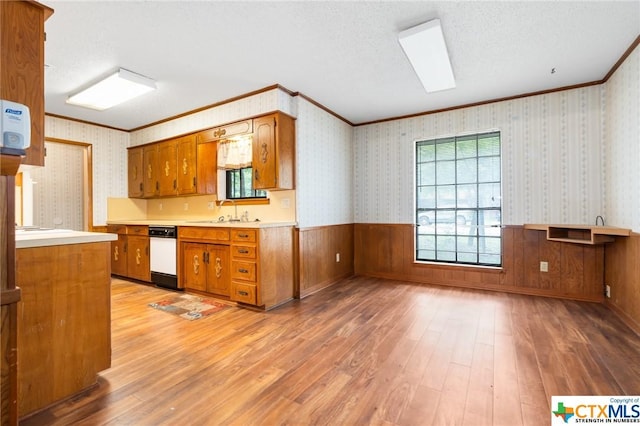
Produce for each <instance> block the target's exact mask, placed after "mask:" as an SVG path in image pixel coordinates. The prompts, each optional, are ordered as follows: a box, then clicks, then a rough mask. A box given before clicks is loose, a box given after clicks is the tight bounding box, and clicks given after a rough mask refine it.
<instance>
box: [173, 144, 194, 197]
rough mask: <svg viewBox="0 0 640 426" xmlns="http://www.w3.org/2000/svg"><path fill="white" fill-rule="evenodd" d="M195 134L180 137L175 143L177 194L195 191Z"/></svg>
mask: <svg viewBox="0 0 640 426" xmlns="http://www.w3.org/2000/svg"><path fill="white" fill-rule="evenodd" d="M196 152H197V151H196V135H189V136H185V137H183V138H180V140H179V141H178V145H177V182H178V195H187V194H195V193H196V189H197V188H196V175H197V162H196V158H197V155H196Z"/></svg>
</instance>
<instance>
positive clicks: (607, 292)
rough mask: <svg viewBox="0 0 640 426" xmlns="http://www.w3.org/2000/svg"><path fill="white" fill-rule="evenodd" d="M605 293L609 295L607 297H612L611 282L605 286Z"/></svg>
mask: <svg viewBox="0 0 640 426" xmlns="http://www.w3.org/2000/svg"><path fill="white" fill-rule="evenodd" d="M604 295H605V296H607V299H611V286H610V285H609V284H607V285H605V286H604Z"/></svg>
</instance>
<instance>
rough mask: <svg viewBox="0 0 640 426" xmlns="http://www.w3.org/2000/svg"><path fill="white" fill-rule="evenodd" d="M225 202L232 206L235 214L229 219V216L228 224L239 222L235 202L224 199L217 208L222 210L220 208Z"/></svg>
mask: <svg viewBox="0 0 640 426" xmlns="http://www.w3.org/2000/svg"><path fill="white" fill-rule="evenodd" d="M226 201H230V202H231V204H233V207H234V210H235V213H234V216H233V217H231V215H229V222H240V218H239V217H238V205H237V204H236V201H235V200H233V199H230V198H227V199H224V200H220V203H219V204H218V206H219V207H221V208H222V206H223V205H224V203H225V202H226Z"/></svg>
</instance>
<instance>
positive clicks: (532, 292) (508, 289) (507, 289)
mask: <svg viewBox="0 0 640 426" xmlns="http://www.w3.org/2000/svg"><path fill="white" fill-rule="evenodd" d="M357 275H358V276H363V277H372V278H383V279H388V280H394V281H402V282H409V283H413V284H420V285H435V286H441V287H454V288H467V289H473V290H486V291H496V292H504V293H512V294H522V295H525V296H541V297H551V298H554V299H566V300H577V301H581V302H595V303H602V302H603V301H604V297H590V296H582V295H579V294H564V293H559V292H553V291H548V290H543V289H535V288H524V287H514V286H493V285H482V284H477V283H469V284H467V283H464V284H463V283H460V284H458V283H451V282H446V283H445V282H438V281H429V282H426V281H417V280H416V279H415V278H412V277H404V276H398V275H394V274H357Z"/></svg>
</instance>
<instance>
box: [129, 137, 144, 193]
mask: <svg viewBox="0 0 640 426" xmlns="http://www.w3.org/2000/svg"><path fill="white" fill-rule="evenodd" d="M142 152H143V149H142V148H130V149H129V150H128V151H127V170H128V176H129V197H130V198H142V197H144V166H143V164H144V162H143V155H142Z"/></svg>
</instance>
